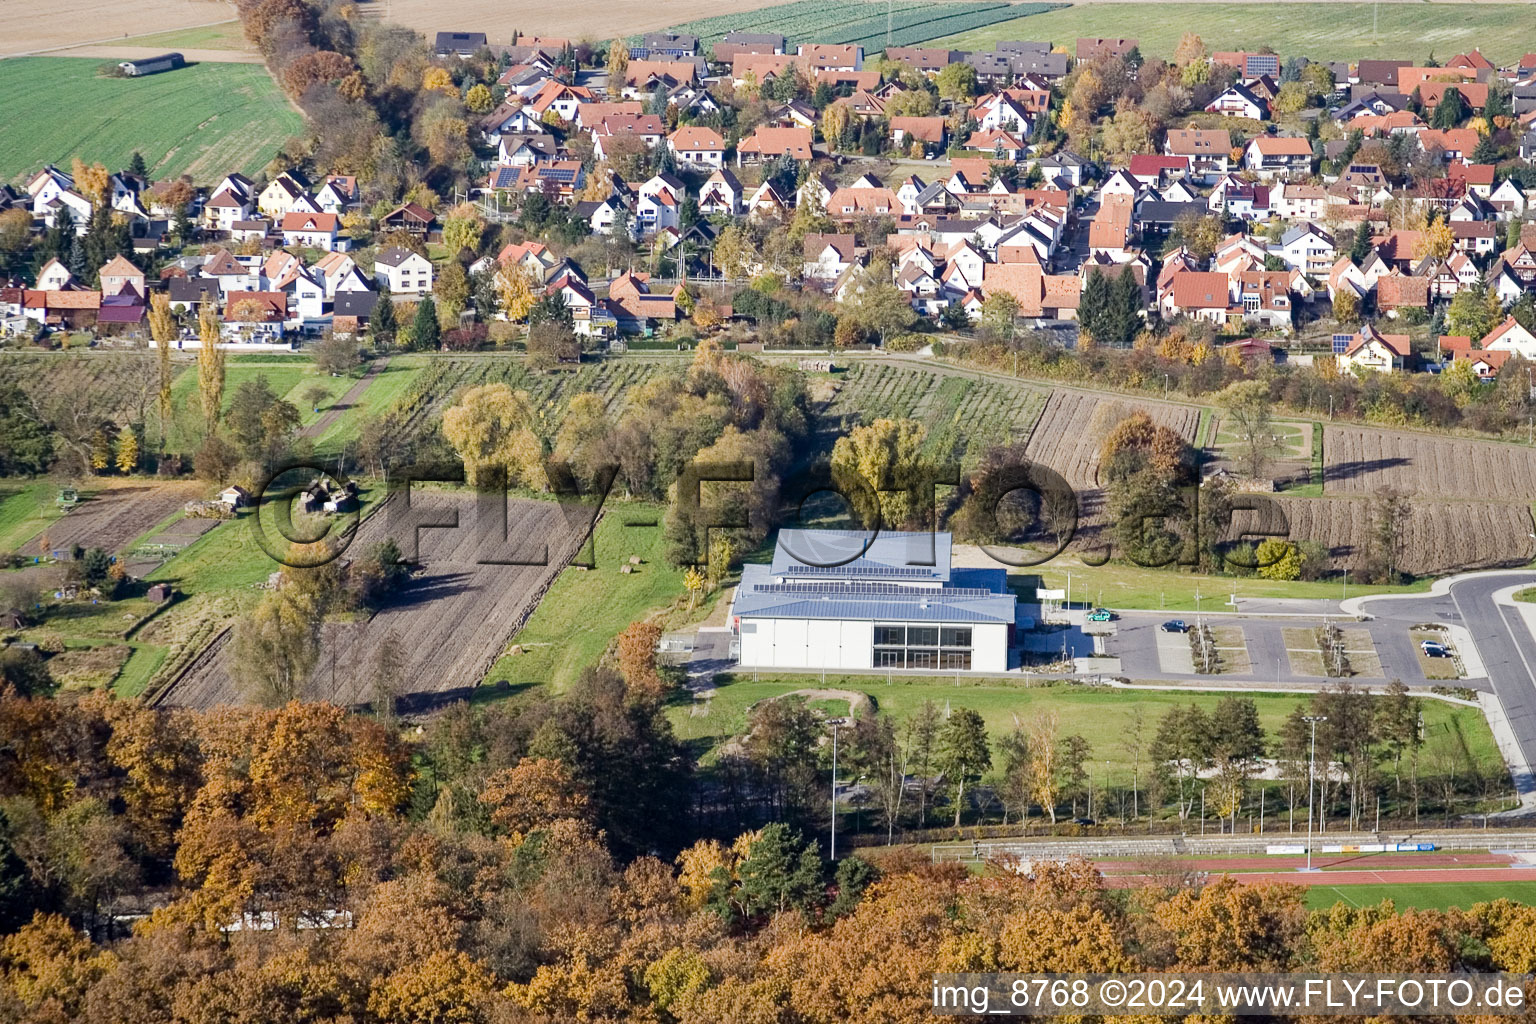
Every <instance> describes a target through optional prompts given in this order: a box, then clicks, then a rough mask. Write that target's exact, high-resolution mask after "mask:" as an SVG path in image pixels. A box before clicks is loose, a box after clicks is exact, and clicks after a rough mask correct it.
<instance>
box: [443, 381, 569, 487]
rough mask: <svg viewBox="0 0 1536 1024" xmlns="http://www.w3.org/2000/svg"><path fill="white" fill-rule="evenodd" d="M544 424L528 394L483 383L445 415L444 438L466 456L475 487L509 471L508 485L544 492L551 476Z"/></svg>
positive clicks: (467, 471)
mask: <svg viewBox="0 0 1536 1024" xmlns="http://www.w3.org/2000/svg"><path fill="white" fill-rule="evenodd" d="M538 422H539V420H538V415H537V414H536V413H535V412H534V409H533V401H532V399H530V398H529V397H528V392H526V391H513V390H512V389H511V388H510V387H508V386H507V385H505V384H483V385H481V386H480V387H475V388H470V389H469V390H468V391H466V392H464V394H463V396H462V397H461V398H460V399H459V400H458V402H457V403H455V404H454V405H453V406H452V407H451V408H449V409H448V411H447V412H445V413H443V436H444V437H446V438H447V439H448V443H449V444H451V445H453V447H454V450H455V451H457V452H458V453H459V458H461V459H463V460H464V474H465V479H466V480H467V481H468V482H469V483H470V484H471V485H478V484H494V483H495V482H496V481H497V479H498V478H499V477H500V475H501V474H505V477H506V481H507V483H508V484H512V485H518V484H521V485H522V486H525V487H533V488H536V489H539V490H542V489H543V488H544V487H545V486H546V484H547V480H546V478H545V475H544V440H543V438H542V437H541V436H540V435H539V432H538V429H537V428H538Z"/></svg>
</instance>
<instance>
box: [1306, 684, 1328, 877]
mask: <svg viewBox="0 0 1536 1024" xmlns="http://www.w3.org/2000/svg"><path fill="white" fill-rule="evenodd" d="M1301 720H1302V721H1303V722H1306V723H1307V724H1308V725H1310V726H1311V727H1312V746H1311V751H1310V753H1308V754H1307V868H1306V869H1307V870H1308V871H1311V870H1312V776H1313V774H1314V771H1313V765H1314V764H1316V762H1317V723H1318V722H1326V721H1328V716H1326V715H1302V716H1301Z"/></svg>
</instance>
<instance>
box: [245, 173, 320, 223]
mask: <svg viewBox="0 0 1536 1024" xmlns="http://www.w3.org/2000/svg"><path fill="white" fill-rule="evenodd" d="M308 191H309V187H308V184H307V183H306V182H304V181H303V180H302V179H300V178H299V177H298V176H297V175H296V174H294V173H293V172H292V171H284V172H283V173H282V174H279V175H278V176H277V177H275V178H273V179H272V180H271V181H269V182H268V183H267V187H266V188H264V189H262V190H261V194H260V195H259V196H257V198H256V209H258V210H260V211H261V212H262V213H263V214H265V215H266V216H267V217H269V218H272V219H273V220H276V219H278V218H280V217H282V215H283V214H285V213H287V212H288V211H290V210H292V209H293V206H294V203H295V202H296V201H297V200H298V198H299V197H300V196H302V195H304V193H306V192H308Z"/></svg>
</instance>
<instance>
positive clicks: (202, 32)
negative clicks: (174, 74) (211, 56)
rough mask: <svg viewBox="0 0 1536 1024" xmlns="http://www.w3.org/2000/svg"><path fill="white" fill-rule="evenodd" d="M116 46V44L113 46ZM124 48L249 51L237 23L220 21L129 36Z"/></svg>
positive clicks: (125, 40) (123, 43)
mask: <svg viewBox="0 0 1536 1024" xmlns="http://www.w3.org/2000/svg"><path fill="white" fill-rule="evenodd" d="M114 45H116V44H114ZM122 45H124V46H163V47H165V48H166V49H167V50H249V49H250V48H251V45H250V43H247V42H246V41H245V33H244V32H242V31H240V22H239V21H237V20H236V21H221V22H219V23H218V24H217V25H199V26H198V27H196V28H179V29H173V30H172V31H170V32H152V33H150V34H149V35H147V36H130V37H129V38H127V39H124V40H123V41H122Z"/></svg>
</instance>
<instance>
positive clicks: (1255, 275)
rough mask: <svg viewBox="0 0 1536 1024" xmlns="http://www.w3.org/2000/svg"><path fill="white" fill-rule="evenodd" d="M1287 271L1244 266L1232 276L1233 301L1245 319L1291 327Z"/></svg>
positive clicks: (1283, 327)
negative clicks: (1245, 267)
mask: <svg viewBox="0 0 1536 1024" xmlns="http://www.w3.org/2000/svg"><path fill="white" fill-rule="evenodd" d="M1290 280H1291V275H1290V274H1289V273H1288V272H1285V271H1268V270H1248V271H1243V272H1242V273H1239V274H1236V275H1234V276H1233V278H1232V291H1233V292H1234V297H1235V300H1236V304H1237V305H1240V306H1241V307H1242V310H1243V320H1244V322H1246V323H1260V324H1263V325H1264V326H1266V327H1275V328H1281V329H1285V330H1289V329H1290V327H1291V288H1290Z"/></svg>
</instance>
